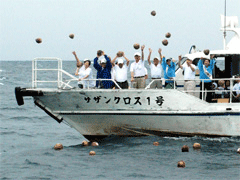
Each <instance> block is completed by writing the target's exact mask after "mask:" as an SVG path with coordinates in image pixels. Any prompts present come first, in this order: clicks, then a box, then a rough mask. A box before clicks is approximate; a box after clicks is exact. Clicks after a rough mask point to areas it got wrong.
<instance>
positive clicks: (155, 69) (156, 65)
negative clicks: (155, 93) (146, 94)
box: [148, 48, 163, 89]
mask: <svg viewBox="0 0 240 180" xmlns="http://www.w3.org/2000/svg"><path fill="white" fill-rule="evenodd" d="M161 52H162V49H161V48H159V49H158V53H159V55H160V60H159V58H158V57H155V58H154V59H153V63H151V60H150V58H151V54H152V49H151V48H149V55H148V64H149V66H150V69H151V77H152V81H153V82H152V84H151V85H150V88H151V89H161V88H162V80H161V78H162V71H163V68H162V65H161V64H162V55H161Z"/></svg>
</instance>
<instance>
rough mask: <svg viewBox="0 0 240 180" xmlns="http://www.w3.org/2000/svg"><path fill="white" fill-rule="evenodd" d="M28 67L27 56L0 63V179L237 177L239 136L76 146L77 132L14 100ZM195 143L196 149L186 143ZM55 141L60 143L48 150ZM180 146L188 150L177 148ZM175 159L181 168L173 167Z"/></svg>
mask: <svg viewBox="0 0 240 180" xmlns="http://www.w3.org/2000/svg"><path fill="white" fill-rule="evenodd" d="M75 64H76V63H75V62H73V61H64V62H63V69H64V70H66V71H68V72H70V73H71V74H74V72H75V70H76V66H75ZM31 70H32V64H31V61H2V62H0V102H1V103H0V138H1V139H0V147H1V148H0V160H1V161H0V165H1V166H0V178H1V179H24V180H25V179H33V180H38V179H54V180H55V179H86V180H88V179H103V180H105V179H106V180H114V179H116V180H118V179H119V180H120V179H127V180H128V179H129V180H131V179H136V180H138V179H147V180H148V179H240V154H238V153H237V149H238V148H240V138H204V137H158V136H148V137H134V138H116V137H109V138H108V139H106V140H105V141H103V142H100V143H99V144H100V146H98V147H91V146H89V147H83V146H81V143H82V141H83V140H86V139H85V138H84V137H83V136H82V135H81V134H79V133H78V132H77V131H76V130H75V129H72V128H70V127H69V126H67V125H66V124H64V123H61V124H59V123H57V122H56V121H55V120H54V119H52V118H51V117H49V116H48V115H47V114H46V113H45V112H43V111H42V110H40V109H39V108H38V107H36V106H35V105H34V103H33V100H32V98H31V97H25V98H24V102H25V104H24V105H23V106H18V105H17V102H16V100H15V94H14V88H15V87H18V86H20V87H31V85H32V84H31V81H32V79H31V78H32V72H31ZM94 73H95V71H94ZM155 141H158V142H159V143H160V145H159V146H154V145H153V142H155ZM195 142H198V143H200V144H201V146H202V148H201V149H200V150H194V149H193V148H192V145H193V143H195ZM56 143H62V144H63V146H64V148H63V149H62V150H60V151H56V150H54V149H53V147H54V145H55V144H56ZM183 145H188V146H189V147H190V150H189V152H181V147H182V146H183ZM90 151H95V152H96V155H95V156H89V152H90ZM180 160H183V161H185V163H186V167H185V168H178V167H177V163H178V161H180Z"/></svg>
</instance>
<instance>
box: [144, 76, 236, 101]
mask: <svg viewBox="0 0 240 180" xmlns="http://www.w3.org/2000/svg"><path fill="white" fill-rule="evenodd" d="M219 80H223V81H229V82H230V86H229V90H227V89H212V90H207V89H205V87H204V82H205V81H207V79H194V80H191V81H194V82H195V90H187V91H185V90H182V89H181V90H180V89H179V88H184V85H180V86H179V85H178V84H183V83H184V82H185V81H186V80H184V79H177V80H176V79H153V80H152V81H151V82H150V83H149V84H148V86H146V88H145V89H151V84H153V83H154V82H155V81H161V82H162V84H164V83H165V82H166V81H167V82H170V83H172V87H171V88H167V87H166V83H165V85H162V89H178V90H180V91H182V92H185V93H198V94H199V93H201V94H202V95H201V97H202V100H203V101H204V100H206V95H207V92H209V93H214V94H216V95H221V97H220V98H219V99H224V98H225V95H227V94H228V96H229V97H228V98H229V102H230V103H232V100H233V99H232V98H233V97H234V96H235V95H234V93H233V92H234V91H233V85H234V81H236V80H240V78H221V79H211V82H218V81H219ZM208 81H209V80H208ZM182 82H183V83H182ZM200 82H201V83H200ZM198 84H200V85H198ZM200 86H201V88H200ZM196 87H199V88H198V89H197V88H196ZM201 89H202V90H201ZM213 99H214V98H213ZM215 100H216V99H215Z"/></svg>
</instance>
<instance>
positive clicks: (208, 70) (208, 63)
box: [197, 55, 216, 102]
mask: <svg viewBox="0 0 240 180" xmlns="http://www.w3.org/2000/svg"><path fill="white" fill-rule="evenodd" d="M215 62H216V61H215V59H214V56H213V55H211V56H210V60H209V59H204V60H203V58H201V59H200V60H199V61H198V65H197V66H198V69H199V71H200V80H201V82H200V91H204V90H205V89H206V90H207V94H206V101H207V102H211V101H212V92H209V91H211V90H212V80H211V79H212V74H213V69H214V65H215ZM202 79H204V80H203V81H202ZM202 86H203V87H202ZM202 98H203V97H202V92H200V99H202Z"/></svg>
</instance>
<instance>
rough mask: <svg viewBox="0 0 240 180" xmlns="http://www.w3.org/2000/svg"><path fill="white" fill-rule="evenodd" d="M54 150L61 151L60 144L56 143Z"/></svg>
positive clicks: (61, 146)
mask: <svg viewBox="0 0 240 180" xmlns="http://www.w3.org/2000/svg"><path fill="white" fill-rule="evenodd" d="M54 149H55V150H61V149H63V145H62V144H60V143H57V144H55V146H54Z"/></svg>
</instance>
